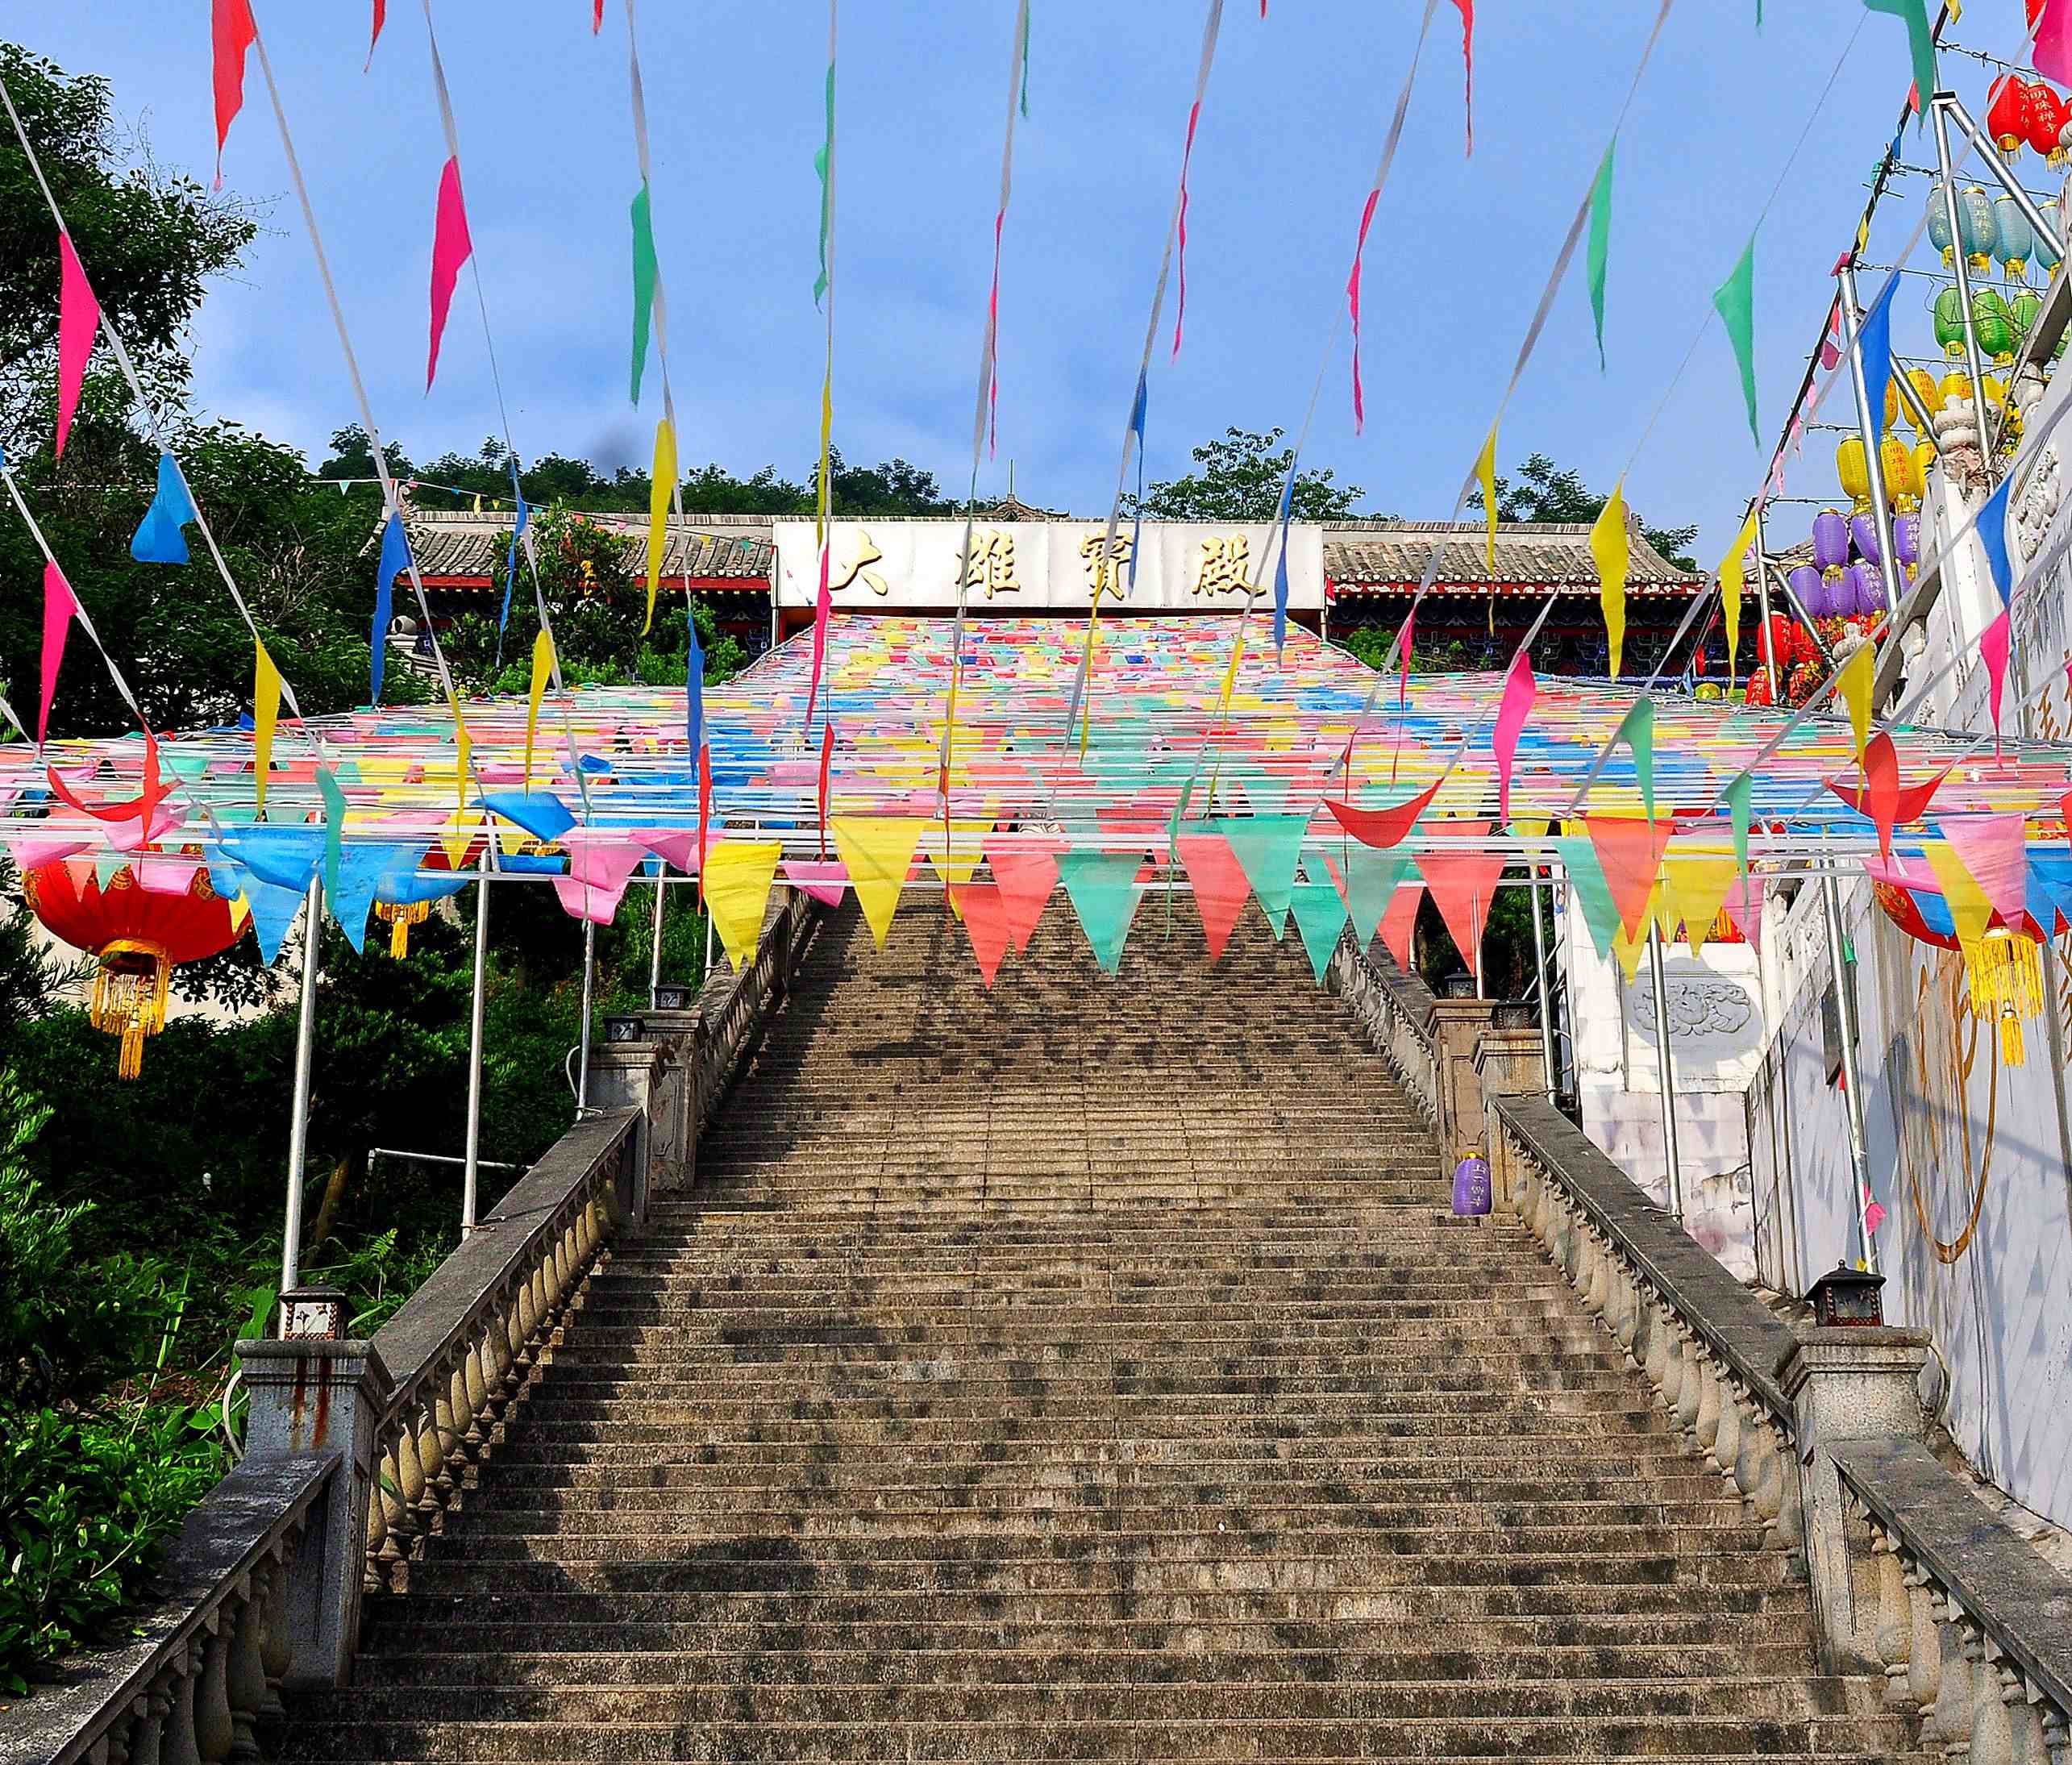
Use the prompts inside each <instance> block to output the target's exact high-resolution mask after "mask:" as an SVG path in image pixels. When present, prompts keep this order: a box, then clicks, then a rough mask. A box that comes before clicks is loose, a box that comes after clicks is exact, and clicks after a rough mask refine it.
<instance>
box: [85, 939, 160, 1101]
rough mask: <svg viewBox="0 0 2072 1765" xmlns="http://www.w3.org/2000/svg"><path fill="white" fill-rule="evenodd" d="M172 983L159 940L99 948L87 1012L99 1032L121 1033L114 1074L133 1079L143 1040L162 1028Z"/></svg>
mask: <svg viewBox="0 0 2072 1765" xmlns="http://www.w3.org/2000/svg"><path fill="white" fill-rule="evenodd" d="M172 984H173V964H171V963H170V962H169V961H168V960H166V955H165V951H164V950H163V949H162V948H161V947H160V946H158V945H157V944H155V943H147V942H145V941H144V939H132V938H119V939H116V940H115V941H114V943H110V944H107V945H106V946H105V947H103V948H102V951H101V966H100V967H99V968H98V969H97V970H95V972H94V997H93V1000H92V1002H91V1003H90V1004H89V1005H88V1007H87V1018H88V1020H89V1022H91V1023H92V1024H93V1026H94V1028H95V1029H97V1030H100V1031H101V1032H102V1034H105V1035H112V1036H120V1037H121V1038H122V1050H121V1053H120V1055H119V1056H118V1058H117V1060H116V1063H115V1072H116V1076H118V1077H119V1078H123V1079H134V1078H135V1077H136V1076H138V1074H139V1073H140V1072H143V1070H144V1041H145V1039H146V1038H147V1037H149V1036H155V1035H156V1034H158V1033H159V1031H160V1030H163V1029H164V1027H165V1005H166V1000H167V997H168V995H169V992H170V989H171V987H172Z"/></svg>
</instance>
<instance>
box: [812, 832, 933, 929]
mask: <svg viewBox="0 0 2072 1765" xmlns="http://www.w3.org/2000/svg"><path fill="white" fill-rule="evenodd" d="M828 826H829V828H830V830H832V831H833V833H834V846H835V849H836V850H837V851H838V852H840V853H841V855H842V862H843V864H844V865H846V866H847V868H848V872H849V882H850V886H851V887H852V888H853V889H855V891H856V899H857V901H858V903H859V905H861V906H862V907H863V918H865V919H866V920H867V921H868V922H870V927H871V935H872V937H873V938H875V939H877V942H878V947H879V948H880V950H882V949H884V947H885V936H886V934H888V932H889V931H891V930H892V915H893V914H895V913H896V912H897V911H898V910H899V897H900V891H901V889H904V888H905V886H906V873H907V872H908V871H909V870H911V869H912V868H913V854H914V851H915V849H916V848H917V847H918V846H919V845H920V844H921V836H922V834H924V833H925V832H926V831H927V828H928V823H927V822H925V821H922V820H921V819H920V818H918V817H917V816H913V815H836V816H834V817H833V818H831V819H830V821H829V822H828Z"/></svg>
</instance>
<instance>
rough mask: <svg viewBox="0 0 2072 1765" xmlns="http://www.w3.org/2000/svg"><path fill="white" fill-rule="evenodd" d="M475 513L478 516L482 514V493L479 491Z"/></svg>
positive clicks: (476, 495) (476, 496)
mask: <svg viewBox="0 0 2072 1765" xmlns="http://www.w3.org/2000/svg"><path fill="white" fill-rule="evenodd" d="M475 512H476V514H481V512H482V493H481V491H479V490H478V491H476V493H475Z"/></svg>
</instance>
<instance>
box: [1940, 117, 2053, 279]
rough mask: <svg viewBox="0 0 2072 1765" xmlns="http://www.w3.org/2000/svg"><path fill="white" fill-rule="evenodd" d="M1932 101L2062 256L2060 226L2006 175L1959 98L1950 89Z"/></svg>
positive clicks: (1996, 156) (1998, 183)
mask: <svg viewBox="0 0 2072 1765" xmlns="http://www.w3.org/2000/svg"><path fill="white" fill-rule="evenodd" d="M1935 103H1936V108H1937V110H1947V111H1948V112H1949V114H1951V115H1952V116H1953V117H1955V118H1956V119H1957V126H1958V127H1959V128H1961V129H1962V130H1963V131H1964V133H1965V135H1966V138H1967V139H1969V140H1970V143H1971V144H1972V146H1974V148H1977V149H1978V156H1979V159H1980V160H1982V161H1983V164H1984V165H1985V167H1986V170H1987V173H1988V174H1989V175H1990V176H1991V178H1992V180H1993V181H1994V182H1995V184H1997V185H1999V186H2000V188H2001V189H2003V190H2004V191H2005V192H2006V193H2007V194H2008V195H2009V196H2011V197H2012V198H2014V203H2015V206H2016V208H2018V209H2020V210H2021V211H2022V216H2023V218H2024V219H2025V220H2027V221H2028V224H2029V225H2030V226H2031V227H2033V228H2035V229H2036V231H2037V233H2038V234H2039V235H2041V236H2042V237H2043V238H2045V239H2048V240H2049V242H2050V244H2052V246H2053V247H2054V248H2056V250H2057V255H2058V256H2059V257H2061V258H2062V257H2063V256H2065V235H2064V233H2063V232H2062V231H2061V225H2056V224H2053V223H2052V222H2051V221H2050V220H2049V219H2048V218H2047V217H2046V216H2045V214H2044V212H2043V210H2041V209H2040V208H2038V207H2037V204H2036V198H2034V197H2032V196H2031V195H2030V194H2029V193H2028V191H2027V190H2025V189H2023V188H2022V187H2021V185H2020V184H2019V183H2018V182H2016V181H2015V180H2014V179H2013V178H2012V177H2009V176H2008V169H2007V167H2006V166H2004V165H2003V164H2001V162H2000V156H1999V154H1998V153H1996V152H1994V150H1993V144H1992V143H1991V141H1990V140H1988V139H1987V138H1986V135H1985V132H1984V131H1983V130H1982V129H1980V127H1978V123H1976V122H1975V121H1974V120H1973V119H1972V115H1971V113H1970V111H1969V110H1966V109H1965V108H1964V104H1963V101H1962V99H1960V98H1958V96H1957V94H1955V93H1953V92H1938V93H1937V94H1936V95H1935ZM2061 224H2062V223H2061Z"/></svg>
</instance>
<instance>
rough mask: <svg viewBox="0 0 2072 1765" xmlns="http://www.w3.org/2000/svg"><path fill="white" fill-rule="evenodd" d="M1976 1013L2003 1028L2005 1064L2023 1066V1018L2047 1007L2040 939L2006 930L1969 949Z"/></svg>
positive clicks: (1968, 968) (1967, 957)
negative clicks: (2044, 1004) (1990, 1019)
mask: <svg viewBox="0 0 2072 1765" xmlns="http://www.w3.org/2000/svg"><path fill="white" fill-rule="evenodd" d="M1964 969H1965V975H1966V979H1967V980H1968V981H1969V983H1970V993H1971V1014H1972V1015H1973V1016H1974V1018H1993V1019H1994V1020H1995V1021H1996V1022H1998V1024H1999V1031H2000V1059H2001V1061H2002V1064H2004V1065H2007V1066H2011V1067H2018V1066H2020V1065H2021V1064H2023V1062H2024V1060H2026V1059H2027V1058H2028V1044H2027V1041H2026V1039H2025V1038H2024V1034H2023V1032H2022V1020H2023V1019H2024V1018H2032V1017H2034V1016H2036V1015H2037V1013H2039V1012H2041V1010H2042V1009H2043V959H2042V955H2041V952H2040V951H2038V950H2037V946H2036V943H2035V940H2034V939H2030V938H2028V937H2024V936H2023V935H2020V934H2019V933H2016V932H2012V931H2009V930H2007V929H2006V928H2004V927H2000V928H1997V929H1995V930H1992V931H1989V932H1988V933H1987V935H1985V936H1984V937H1983V938H1981V939H1977V940H1976V941H1975V942H1973V943H1966V945H1965V946H1964Z"/></svg>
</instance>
